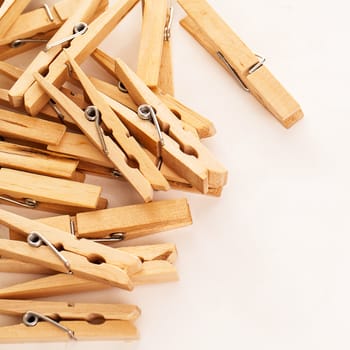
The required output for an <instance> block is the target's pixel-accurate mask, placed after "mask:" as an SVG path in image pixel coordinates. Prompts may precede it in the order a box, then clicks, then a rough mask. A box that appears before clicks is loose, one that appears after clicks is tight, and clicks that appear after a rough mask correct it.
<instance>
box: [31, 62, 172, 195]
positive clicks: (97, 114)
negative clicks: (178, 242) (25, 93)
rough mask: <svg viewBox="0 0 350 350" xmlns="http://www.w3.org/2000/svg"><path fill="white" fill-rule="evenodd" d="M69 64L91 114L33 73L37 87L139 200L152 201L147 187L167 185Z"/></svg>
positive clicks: (142, 152)
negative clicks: (84, 94) (99, 153)
mask: <svg viewBox="0 0 350 350" xmlns="http://www.w3.org/2000/svg"><path fill="white" fill-rule="evenodd" d="M70 64H71V65H72V69H74V71H75V72H76V73H77V74H78V76H79V79H80V82H81V83H82V84H83V86H84V89H85V91H86V93H87V94H88V95H89V98H90V99H91V101H92V103H93V106H91V107H90V109H91V112H92V113H94V115H88V114H87V113H88V112H86V111H87V110H85V112H83V111H82V110H81V109H80V108H79V107H78V106H76V105H75V104H74V103H73V102H72V101H70V100H69V99H68V98H67V97H66V96H65V95H63V94H62V93H61V92H60V91H59V90H58V89H57V88H55V87H54V86H53V85H51V84H49V83H48V82H47V81H46V79H44V78H42V77H41V76H40V75H38V74H36V75H35V77H36V79H37V81H38V82H39V83H40V86H42V88H43V89H45V91H46V92H47V93H48V94H49V96H50V97H51V98H52V99H53V100H54V101H55V102H56V103H57V104H58V105H59V106H60V108H61V109H62V110H63V111H64V112H65V113H66V114H68V115H70V117H71V118H72V119H74V120H75V122H76V124H77V125H78V126H79V128H80V129H81V130H82V131H83V132H84V133H85V135H86V136H87V137H88V138H89V140H90V141H91V142H92V143H93V144H94V145H95V146H96V147H97V148H98V149H99V150H101V151H102V152H103V153H104V154H105V155H106V156H107V157H108V158H109V160H110V161H111V162H112V163H113V164H114V166H115V168H116V169H117V170H118V171H119V172H120V173H121V174H122V175H123V176H124V177H125V178H126V179H127V180H128V181H129V182H130V184H131V185H132V186H133V187H134V188H135V189H136V191H137V192H138V193H139V194H140V196H141V197H142V198H143V200H144V201H146V202H148V201H151V200H152V198H153V193H152V187H151V185H152V186H153V187H154V188H155V189H160V190H167V189H168V188H169V185H168V183H167V181H166V179H165V178H164V177H163V176H162V175H161V173H160V172H159V171H158V169H157V168H156V167H155V165H154V164H153V163H152V161H151V160H150V159H149V157H147V155H146V154H145V153H144V151H143V150H142V148H141V147H140V146H139V144H138V143H137V142H136V141H135V139H134V138H133V137H131V136H130V134H129V132H128V130H127V129H126V128H125V126H124V125H123V124H122V123H121V121H120V120H119V118H118V116H117V115H116V114H115V113H114V112H113V111H112V109H111V108H110V107H109V106H108V104H107V103H106V102H105V100H104V99H103V97H102V96H101V95H100V94H99V92H98V91H97V90H96V89H95V87H94V86H93V85H92V83H91V82H90V81H89V79H88V78H87V77H86V76H85V75H84V73H83V72H82V70H81V69H80V68H79V67H78V65H77V64H76V63H75V62H74V61H73V60H71V61H70ZM91 117H94V118H95V119H96V120H93V123H91V121H89V118H91ZM97 118H98V119H97ZM99 122H103V124H104V125H105V127H106V129H107V130H109V132H111V133H112V135H113V136H114V137H115V139H116V140H117V142H118V144H117V143H115V142H114V140H113V139H112V138H110V137H109V136H106V135H105V133H104V131H103V130H102V128H101V125H100V123H99ZM124 152H125V153H124ZM126 156H128V158H129V159H128V158H127V157H126ZM133 160H134V161H136V162H137V164H136V166H137V167H132V166H131V165H130V161H133Z"/></svg>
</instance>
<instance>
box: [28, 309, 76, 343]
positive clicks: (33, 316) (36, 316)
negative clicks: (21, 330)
mask: <svg viewBox="0 0 350 350" xmlns="http://www.w3.org/2000/svg"><path fill="white" fill-rule="evenodd" d="M22 320H23V323H24V324H25V325H26V326H27V327H35V326H36V325H37V324H38V323H39V321H40V320H42V321H45V322H49V323H51V324H52V325H54V326H55V327H57V328H59V329H61V330H62V331H64V332H66V333H67V334H68V335H69V337H70V338H71V339H73V340H77V338H76V337H75V336H74V331H72V330H71V329H69V328H67V327H65V326H63V325H62V324H60V323H59V322H57V321H55V320H53V319H52V318H50V317H48V316H45V315H42V314H40V313H38V312H34V311H27V312H26V313H25V314H24V315H23V318H22Z"/></svg>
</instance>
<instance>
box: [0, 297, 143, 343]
mask: <svg viewBox="0 0 350 350" xmlns="http://www.w3.org/2000/svg"><path fill="white" fill-rule="evenodd" d="M0 313H2V314H6V315H11V316H17V317H21V323H19V324H15V325H11V326H3V327H0V343H17V342H18V343H21V342H38V341H43V342H55V341H65V340H69V339H71V340H112V339H113V340H114V339H115V340H119V339H123V340H124V339H127V340H132V339H137V338H138V334H137V329H136V327H135V326H134V324H133V321H135V320H136V319H137V318H138V317H139V316H140V310H139V309H138V307H137V306H135V305H127V304H124V305H123V304H92V303H91V304H83V303H67V302H53V301H35V300H6V299H1V300H0Z"/></svg>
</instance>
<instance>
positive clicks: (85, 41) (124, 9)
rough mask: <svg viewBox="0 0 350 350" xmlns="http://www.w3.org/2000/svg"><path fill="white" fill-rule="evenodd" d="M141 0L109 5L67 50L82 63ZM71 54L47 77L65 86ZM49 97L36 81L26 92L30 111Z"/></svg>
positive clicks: (60, 59)
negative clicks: (68, 58)
mask: <svg viewBox="0 0 350 350" xmlns="http://www.w3.org/2000/svg"><path fill="white" fill-rule="evenodd" d="M137 2H138V0H120V1H117V2H116V3H115V4H114V5H113V6H111V7H110V8H108V9H107V10H106V11H105V12H104V13H103V14H101V15H100V16H99V17H98V18H96V19H95V20H94V21H93V22H92V23H91V24H90V25H89V30H88V31H87V32H86V33H85V34H84V35H80V36H78V37H76V38H75V39H74V40H73V41H72V42H71V45H70V47H69V48H68V49H67V51H68V52H69V54H70V55H71V57H72V58H74V59H75V60H76V61H77V62H78V63H81V62H82V61H83V60H84V59H85V58H87V57H88V56H89V55H90V54H91V53H92V52H93V51H94V50H95V49H96V47H97V46H98V45H99V43H100V42H101V41H102V40H103V39H104V38H105V37H106V36H107V35H108V34H109V33H110V32H111V31H112V30H113V28H114V27H115V26H116V25H117V24H118V23H119V22H120V21H121V20H122V19H123V18H124V16H125V15H126V14H127V13H128V12H129V11H130V10H131V9H132V8H133V7H134V6H135V5H136V3H137ZM66 63H67V55H66V54H65V53H63V52H62V53H61V54H59V55H58V56H57V58H56V59H55V60H54V61H53V62H52V63H51V65H50V67H49V72H48V74H47V75H46V79H47V80H48V81H49V82H50V83H53V84H54V85H55V86H62V85H63V83H64V82H65V81H66V80H67V75H68V71H67V66H66ZM48 100H49V97H48V96H47V95H46V93H45V92H44V90H43V89H42V88H41V87H40V86H39V84H37V83H34V84H33V85H32V86H31V87H30V88H29V89H28V91H27V92H26V93H25V95H24V104H25V107H26V110H27V111H28V112H29V113H30V114H32V115H36V114H38V113H39V112H40V110H41V109H42V108H43V107H44V106H45V104H46V103H47V102H48Z"/></svg>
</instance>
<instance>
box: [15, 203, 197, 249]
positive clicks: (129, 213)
mask: <svg viewBox="0 0 350 350" xmlns="http://www.w3.org/2000/svg"><path fill="white" fill-rule="evenodd" d="M40 222H43V223H45V224H47V225H49V226H53V227H57V228H59V229H60V230H63V231H67V232H70V233H71V234H72V235H74V236H76V237H77V238H89V239H93V240H97V241H98V242H104V243H113V242H121V241H126V240H131V239H135V238H139V237H143V236H146V235H153V234H155V233H159V232H163V231H168V230H174V229H176V228H180V227H184V226H189V225H191V224H192V217H191V212H190V208H189V204H188V202H187V200H186V199H185V198H183V199H173V200H161V201H155V202H151V203H142V204H133V205H127V206H122V207H117V208H109V209H103V210H96V211H92V212H89V213H88V212H84V213H78V214H76V216H73V217H71V218H70V217H69V216H68V215H62V216H54V217H48V218H44V219H40ZM10 238H11V239H17V240H25V237H24V236H23V235H20V234H18V233H17V232H14V231H11V230H10Z"/></svg>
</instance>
